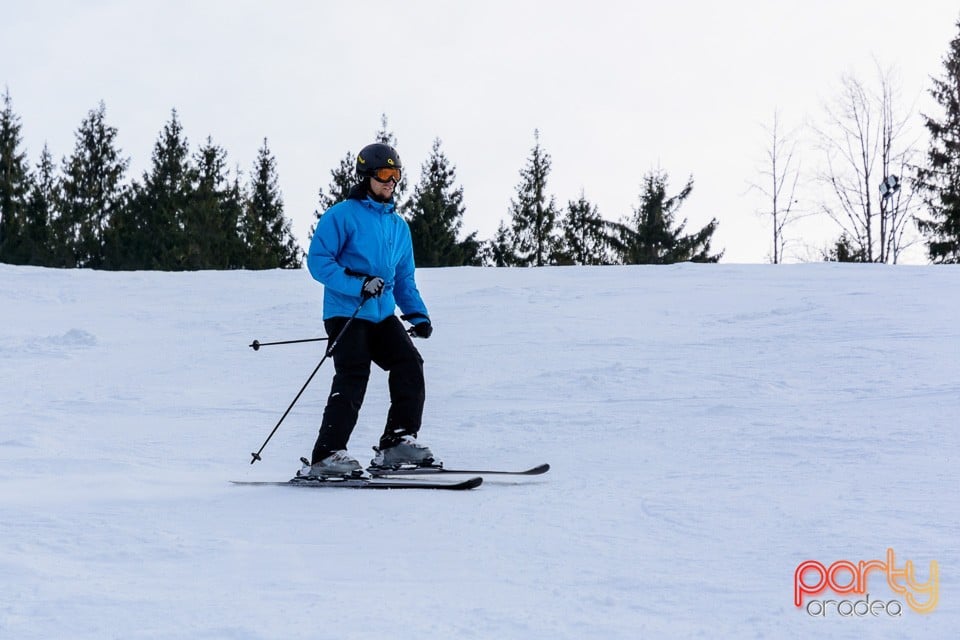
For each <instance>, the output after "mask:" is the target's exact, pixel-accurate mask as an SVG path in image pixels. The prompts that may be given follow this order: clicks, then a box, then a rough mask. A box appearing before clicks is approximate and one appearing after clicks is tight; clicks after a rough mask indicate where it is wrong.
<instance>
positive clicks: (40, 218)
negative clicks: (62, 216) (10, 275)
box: [21, 145, 60, 267]
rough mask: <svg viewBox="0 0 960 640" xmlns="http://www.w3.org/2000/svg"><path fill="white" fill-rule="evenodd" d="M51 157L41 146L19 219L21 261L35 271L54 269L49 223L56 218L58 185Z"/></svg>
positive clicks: (45, 148) (45, 146)
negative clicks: (20, 220) (47, 268)
mask: <svg viewBox="0 0 960 640" xmlns="http://www.w3.org/2000/svg"><path fill="white" fill-rule="evenodd" d="M55 171H56V169H55V167H54V165H53V156H52V155H51V154H50V149H49V148H48V147H47V145H44V146H43V151H42V152H41V153H40V161H39V162H38V163H37V169H36V172H35V173H34V174H33V178H32V180H31V181H30V192H29V194H28V196H27V203H26V207H25V208H24V215H23V229H22V231H23V244H22V245H21V246H22V248H23V253H22V256H23V261H22V262H21V264H30V265H34V266H38V267H52V266H54V265H55V261H54V252H53V238H52V236H51V233H50V226H51V221H52V220H53V218H54V216H55V215H56V207H57V202H58V201H59V200H60V183H59V181H58V180H57V176H56V175H55Z"/></svg>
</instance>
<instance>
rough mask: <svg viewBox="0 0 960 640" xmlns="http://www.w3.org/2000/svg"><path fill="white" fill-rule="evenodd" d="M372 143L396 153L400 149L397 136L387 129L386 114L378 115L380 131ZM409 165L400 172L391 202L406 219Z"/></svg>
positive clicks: (401, 158)
mask: <svg viewBox="0 0 960 640" xmlns="http://www.w3.org/2000/svg"><path fill="white" fill-rule="evenodd" d="M373 141H374V142H380V143H382V144H388V145H390V146H391V147H393V148H394V149H396V150H397V153H399V152H400V149H399V148H398V147H397V136H396V135H395V134H394V133H393V132H392V131H390V130H389V129H388V128H387V114H385V113H381V114H380V130H379V131H377V135H376V136H375V137H374V140H373ZM400 160H401V162H402V161H403V156H400ZM410 166H411V165H410V164H409V163H408V164H404V167H405V168H404V169H403V171H402V172H401V178H400V182H398V183H397V186H396V187H395V188H394V190H393V201H394V202H395V203H396V207H397V213H399V214H400V215H402V216H404V217H406V213H407V212H406V210H405V209H404V207H405V206H406V196H407V184H408V183H407V171H408V169H409V167H410Z"/></svg>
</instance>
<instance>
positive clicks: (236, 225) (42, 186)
mask: <svg viewBox="0 0 960 640" xmlns="http://www.w3.org/2000/svg"><path fill="white" fill-rule="evenodd" d="M20 129H21V124H20V118H19V116H18V115H17V114H16V113H14V111H13V106H12V100H11V97H10V92H9V90H8V91H6V92H5V94H4V97H3V110H2V112H0V261H2V262H7V263H12V264H24V265H36V266H47V267H65V268H75V267H86V268H95V269H112V270H131V269H155V270H168V271H179V270H187V269H270V268H294V267H299V266H300V264H301V262H302V255H301V251H300V249H299V247H298V246H297V244H296V241H295V240H294V238H293V234H292V232H291V226H290V222H289V221H288V220H287V219H286V217H285V216H284V211H283V199H282V197H281V194H280V189H279V187H278V184H277V182H278V177H277V167H276V159H275V158H274V157H273V154H272V153H271V152H270V149H269V147H268V145H267V141H266V139H264V141H263V146H262V147H261V148H260V150H259V152H258V154H257V158H256V161H255V162H254V165H253V169H252V171H251V173H250V179H249V181H247V182H241V172H240V171H239V169H237V170H235V171H231V170H230V169H229V167H228V164H227V153H226V151H225V150H224V149H223V148H222V147H220V146H219V145H217V144H215V143H214V142H213V141H212V140H211V139H210V138H209V137H208V138H207V140H206V141H205V142H204V144H203V145H201V146H200V147H199V148H198V149H197V150H196V151H195V152H194V153H192V154H191V153H190V149H189V145H188V142H187V139H186V137H185V136H184V132H183V127H182V125H181V124H180V120H179V117H178V115H177V112H176V110H173V111H172V112H171V116H170V120H169V121H168V122H167V123H166V124H165V125H164V127H163V130H162V131H161V132H160V135H159V136H158V138H157V141H156V143H155V145H154V148H153V154H152V157H151V164H150V168H149V169H148V170H147V171H146V172H144V174H143V175H142V176H141V177H140V178H139V179H134V180H132V181H131V182H129V183H128V182H127V181H126V180H125V178H126V174H127V170H128V167H129V164H130V162H129V159H127V158H124V157H122V155H121V152H120V150H119V149H118V148H117V144H116V138H117V129H116V128H115V127H112V126H110V125H109V124H108V123H107V120H106V107H105V105H104V104H103V103H102V102H101V103H100V104H99V106H98V107H97V108H95V109H91V110H90V111H89V112H88V113H87V115H86V117H85V118H84V119H83V121H82V122H81V124H80V126H79V128H78V129H77V131H76V134H75V145H74V149H73V152H72V153H71V154H70V155H69V156H68V157H66V158H64V159H63V161H62V162H61V163H60V165H59V170H58V166H57V163H56V162H55V161H54V159H53V157H52V155H51V153H50V150H49V148H48V147H47V146H44V148H43V151H42V152H41V153H40V158H39V161H38V162H37V164H36V166H35V167H33V168H31V167H30V166H29V164H28V161H27V158H26V154H25V153H24V152H23V151H22V150H21V148H20V147H21V136H20Z"/></svg>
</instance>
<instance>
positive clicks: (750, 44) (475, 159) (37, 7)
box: [0, 0, 960, 262]
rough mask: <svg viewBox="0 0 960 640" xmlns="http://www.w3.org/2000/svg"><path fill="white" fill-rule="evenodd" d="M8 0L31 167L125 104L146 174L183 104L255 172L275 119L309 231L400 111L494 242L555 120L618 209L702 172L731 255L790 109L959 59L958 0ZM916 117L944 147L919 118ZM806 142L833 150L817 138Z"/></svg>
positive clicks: (760, 225)
mask: <svg viewBox="0 0 960 640" xmlns="http://www.w3.org/2000/svg"><path fill="white" fill-rule="evenodd" d="M2 5H3V7H2V10H0V87H2V86H3V85H6V87H7V88H8V89H9V91H10V94H11V96H12V98H13V106H14V110H15V111H16V112H17V113H18V114H19V115H20V116H21V119H22V125H23V137H24V143H25V146H26V150H27V152H28V154H29V157H30V162H31V164H34V163H35V162H36V161H37V159H38V157H39V153H40V150H41V148H42V147H43V145H44V143H47V144H49V146H50V150H51V152H52V153H53V155H54V157H55V158H57V159H58V160H59V159H60V158H62V157H64V156H66V155H69V154H70V153H71V151H72V150H73V146H74V134H75V131H76V129H77V127H78V126H79V124H80V122H81V120H82V119H83V118H84V117H85V115H86V114H87V112H88V111H89V110H91V109H93V108H95V107H96V106H97V104H98V103H99V102H100V101H101V100H103V101H104V102H105V104H106V106H107V120H108V123H109V124H111V125H113V126H115V127H117V128H118V129H119V145H120V147H121V149H122V151H123V153H124V155H125V156H127V157H129V158H130V161H131V172H130V174H129V175H128V179H129V178H132V177H139V176H140V175H141V174H142V172H143V171H144V170H146V169H147V167H148V166H149V161H150V154H151V151H152V148H153V145H154V143H155V141H156V139H157V136H158V134H159V132H160V130H161V129H162V127H163V125H164V124H165V123H166V122H167V121H168V120H169V118H170V110H171V109H173V108H176V109H177V111H178V113H179V115H180V119H181V122H182V124H183V126H184V130H185V134H186V135H187V137H188V138H189V141H190V143H191V148H193V149H195V148H196V147H197V146H198V145H199V144H200V143H201V142H202V141H203V140H205V139H206V138H207V136H211V137H212V138H213V141H214V142H216V143H218V144H220V145H221V146H223V147H224V148H225V149H226V150H227V152H228V159H229V160H230V162H231V163H232V164H234V165H239V166H240V168H241V169H242V170H243V171H245V172H249V171H250V168H251V167H252V165H253V162H254V159H255V157H256V152H257V149H258V148H259V147H260V146H261V145H262V143H263V139H264V138H267V139H268V144H269V147H270V149H271V150H272V151H273V153H274V155H275V156H276V158H277V162H278V171H279V175H280V187H281V190H282V192H283V197H284V202H285V209H286V213H287V215H288V216H289V217H290V218H291V219H292V220H293V225H294V233H295V235H296V237H297V239H298V240H299V241H300V242H301V243H303V244H305V243H306V240H307V233H308V230H309V227H310V225H311V222H312V220H313V211H314V210H315V208H316V207H317V191H318V189H319V188H320V187H321V186H322V187H324V188H325V189H326V187H327V185H328V184H329V182H330V173H329V172H330V170H331V169H332V168H333V167H335V166H336V165H337V164H338V163H339V161H340V159H341V158H342V157H343V156H344V155H345V154H346V152H347V151H351V152H354V153H355V152H356V151H358V150H359V149H360V147H362V146H363V145H365V144H367V143H368V142H371V141H372V139H373V137H374V135H375V133H376V132H377V130H378V129H379V126H380V115H381V114H382V113H385V114H386V115H387V117H388V120H389V128H390V129H391V130H392V131H393V132H394V133H395V134H396V137H397V141H398V150H399V152H400V155H401V158H402V159H403V161H404V163H405V165H406V167H407V168H408V169H409V170H410V171H409V174H408V175H409V177H410V178H413V179H416V177H417V176H418V175H419V168H420V165H421V163H422V162H423V161H424V160H425V159H426V158H427V156H428V154H429V151H430V146H431V144H432V141H433V139H434V138H436V137H439V138H440V139H441V140H442V142H443V145H442V149H443V150H444V151H445V153H446V154H447V156H448V158H449V159H450V160H451V161H452V162H453V163H454V164H455V165H456V167H457V179H458V182H459V183H460V184H461V185H462V186H463V187H464V191H465V204H466V209H467V212H466V216H465V219H464V229H465V231H478V232H479V236H480V238H481V239H487V238H490V237H491V236H492V235H493V233H494V231H495V230H496V227H497V225H498V223H499V222H500V220H501V219H507V218H508V216H509V212H508V207H509V203H510V199H511V197H513V196H514V193H515V188H516V186H517V184H518V183H519V180H520V178H519V171H520V169H521V168H522V167H523V166H524V163H525V162H526V159H527V157H528V156H529V153H530V149H531V148H532V146H533V144H534V138H533V132H534V129H539V130H540V133H541V142H542V144H543V147H544V148H545V149H546V151H547V152H548V153H549V154H550V155H551V156H552V158H553V171H552V173H551V175H550V181H549V185H548V187H549V191H550V192H551V193H552V194H554V195H555V196H556V198H557V202H558V203H559V204H561V205H564V206H565V205H566V203H567V201H568V200H571V199H575V198H577V197H578V196H579V194H580V192H581V191H583V192H584V193H585V195H586V197H587V198H588V199H589V200H591V201H593V202H594V203H596V204H597V205H598V206H599V209H600V212H601V215H603V216H604V217H606V218H608V219H613V220H616V219H619V218H621V217H622V216H623V215H625V214H628V213H629V212H630V210H631V207H633V206H635V205H636V204H637V203H638V202H639V193H640V182H641V179H642V177H643V175H644V174H645V173H647V172H648V171H649V170H651V169H653V168H657V167H659V168H661V169H663V170H664V171H666V172H667V173H668V174H669V176H670V178H671V192H676V191H678V190H679V189H680V188H681V187H682V186H683V183H684V182H685V180H686V179H687V177H688V176H693V179H694V190H693V193H692V195H691V196H690V198H689V199H688V200H687V203H686V204H685V205H684V207H683V208H682V209H681V214H682V215H683V216H685V217H688V218H689V220H690V222H689V228H690V230H693V229H694V228H698V227H699V226H702V225H703V224H705V223H706V222H708V221H709V220H710V218H712V217H716V218H717V219H718V220H719V221H720V226H719V229H718V231H717V233H716V234H715V245H714V247H715V249H725V250H726V255H725V258H724V261H725V262H763V261H766V260H767V257H768V254H769V253H770V245H771V240H770V235H771V233H770V231H769V221H768V220H767V219H766V218H763V217H759V216H758V215H756V213H755V212H756V211H757V210H758V209H761V208H762V207H763V206H764V202H763V200H762V198H761V197H760V196H759V194H757V193H756V192H751V191H750V190H749V185H750V183H751V182H758V181H759V180H760V179H761V177H760V171H762V168H763V166H764V165H763V162H762V159H763V156H764V154H765V153H766V150H767V142H768V141H767V134H766V133H765V132H764V129H763V127H764V125H769V124H770V123H771V122H772V117H773V113H774V110H775V109H779V110H780V113H781V119H782V120H783V122H784V123H785V125H787V126H790V127H800V126H801V125H804V124H805V123H807V122H810V121H816V120H817V119H818V118H820V117H821V114H822V112H823V105H824V103H825V102H827V101H829V100H831V99H832V98H833V97H835V96H836V95H837V94H838V84H839V82H840V79H841V77H842V76H843V75H844V74H854V75H856V76H858V77H860V78H861V79H863V80H864V81H866V82H868V84H869V83H871V82H873V81H874V80H875V78H876V63H879V64H880V65H881V66H883V67H894V68H895V69H896V70H897V72H898V76H899V78H900V82H901V85H902V90H901V100H900V103H901V107H902V109H903V110H904V111H909V110H911V109H912V110H914V111H918V110H922V111H925V112H930V111H931V109H933V106H932V105H933V103H932V101H931V99H930V98H929V96H928V94H927V91H928V89H929V87H930V82H929V77H930V76H937V77H940V76H942V75H943V73H944V70H943V65H942V60H943V58H944V56H945V55H946V54H947V50H948V46H949V43H950V40H951V39H952V38H954V37H955V36H956V35H957V29H956V26H955V25H956V21H957V19H958V18H960V7H958V6H957V4H956V2H954V1H952V0H914V1H913V2H910V3H905V2H901V1H896V2H895V1H892V0H830V1H825V0H802V1H801V0H777V1H773V0H769V1H765V0H752V1H737V0H728V1H727V2H714V1H712V0H663V1H662V2H656V3H653V2H643V1H639V0H632V1H603V0H592V1H590V2H570V1H554V2H532V1H531V2H524V1H523V0H512V1H499V0H493V1H490V0H485V1H484V2H474V3H466V2H455V1H452V0H422V1H417V0H410V1H407V2H396V1H395V2H385V1H382V0H368V1H365V2H347V1H343V2H331V1H315V2H290V1H283V0H274V1H273V2H270V3H265V2H246V1H236V0H232V1H219V0H218V1H204V0H189V1H184V2H181V1H163V2H161V1H159V0H156V1H144V2H138V1H136V0H125V1H122V2H120V1H117V2H113V1H102V2H93V1H86V2H85V1H82V0H77V1H72V2H50V1H45V0H35V1H33V2H29V3H28V2H14V1H12V0H2ZM915 126H916V131H917V136H918V137H920V142H921V146H922V148H924V149H925V145H926V138H925V133H924V132H923V131H922V128H921V127H920V121H919V117H917V118H916V122H915ZM801 159H802V161H803V164H804V168H805V169H806V168H808V167H813V166H814V165H815V164H816V162H817V157H816V152H815V150H814V149H813V147H812V145H804V146H803V147H802V148H801ZM408 191H412V188H410V189H408ZM810 191H813V189H812V188H811V189H810ZM806 224H807V226H806V227H804V229H803V230H802V232H801V231H800V230H798V232H797V233H798V234H799V235H802V236H804V237H801V238H800V240H804V239H806V240H807V241H808V243H809V244H822V242H821V241H820V240H819V239H818V238H819V237H821V236H822V237H823V238H828V237H832V236H835V235H838V230H837V229H835V228H834V227H833V224H832V223H830V222H828V221H826V220H824V219H820V220H813V221H810V222H808V223H806ZM805 251H806V249H804V248H803V247H798V248H797V249H796V250H795V251H794V253H797V254H802V253H804V252H805Z"/></svg>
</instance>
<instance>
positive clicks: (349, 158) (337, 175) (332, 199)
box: [308, 151, 357, 241]
mask: <svg viewBox="0 0 960 640" xmlns="http://www.w3.org/2000/svg"><path fill="white" fill-rule="evenodd" d="M355 163H356V160H355V159H354V155H353V154H352V153H350V152H349V151H347V154H346V155H345V156H344V157H343V158H342V159H341V160H340V165H339V166H338V167H337V168H335V169H331V170H330V186H329V187H328V188H327V193H324V191H323V187H320V192H319V194H318V195H319V201H320V208H319V209H317V210H316V211H314V212H313V217H314V219H315V220H314V223H313V225H312V226H311V227H310V238H308V241H309V240H311V239H312V238H313V234H314V232H315V231H316V230H317V221H318V220H320V216H322V215H323V214H324V212H326V210H327V209H329V208H330V207H332V206H333V205H335V204H337V203H338V202H343V201H344V200H346V199H347V196H348V195H349V194H350V189H352V188H353V187H354V185H356V184H357V168H356V166H355Z"/></svg>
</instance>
